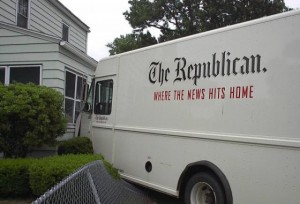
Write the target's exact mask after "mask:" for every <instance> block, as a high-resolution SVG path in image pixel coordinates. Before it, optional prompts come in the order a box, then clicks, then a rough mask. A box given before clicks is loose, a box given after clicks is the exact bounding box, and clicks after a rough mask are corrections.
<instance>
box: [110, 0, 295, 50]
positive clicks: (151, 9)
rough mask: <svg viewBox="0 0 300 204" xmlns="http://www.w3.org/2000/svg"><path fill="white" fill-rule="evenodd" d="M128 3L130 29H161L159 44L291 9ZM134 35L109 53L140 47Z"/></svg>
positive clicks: (259, 2) (173, 0)
mask: <svg viewBox="0 0 300 204" xmlns="http://www.w3.org/2000/svg"><path fill="white" fill-rule="evenodd" d="M128 3H129V4H130V8H129V10H128V11H126V12H124V16H125V18H126V20H128V22H129V23H130V25H131V27H132V28H133V29H134V30H135V31H136V32H138V33H143V32H145V31H147V30H148V29H149V28H156V29H158V30H159V31H160V33H161V34H160V36H159V37H158V42H165V41H168V40H173V39H176V38H180V37H184V36H188V35H192V34H196V33H200V32H204V31H208V30H212V29H216V28H220V27H224V26H228V25H233V24H236V23H241V22H244V21H249V20H252V19H256V18H260V17H263V16H268V15H272V14H276V13H280V12H284V11H287V10H290V9H289V8H287V7H286V6H285V3H284V0H129V1H128ZM131 35H132V36H131ZM147 35H148V34H147ZM134 36H135V34H130V35H126V36H125V37H124V36H121V37H120V38H116V39H115V41H114V42H113V43H110V44H108V45H107V46H108V47H109V48H111V51H110V54H111V55H113V54H116V53H121V52H124V51H129V50H133V49H136V48H139V47H140V45H136V43H138V40H134V39H136V37H134ZM148 38H151V35H150V36H149V37H148ZM148 42H149V43H150V44H151V43H153V44H155V43H154V41H148ZM145 45H149V44H144V45H143V46H145Z"/></svg>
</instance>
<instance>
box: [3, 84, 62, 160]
mask: <svg viewBox="0 0 300 204" xmlns="http://www.w3.org/2000/svg"><path fill="white" fill-rule="evenodd" d="M63 101H64V98H63V96H62V94H60V93H59V92H58V91H55V90H54V89H51V88H48V87H44V86H38V85H34V84H11V85H9V86H4V85H1V84H0V146H1V147H0V148H1V150H2V151H3V152H4V157H11V158H17V157H25V156H26V154H27V153H28V151H29V148H31V147H39V146H42V145H43V144H47V145H54V144H55V142H56V138H57V137H58V136H60V135H62V134H64V132H65V130H66V119H65V117H64V113H63Z"/></svg>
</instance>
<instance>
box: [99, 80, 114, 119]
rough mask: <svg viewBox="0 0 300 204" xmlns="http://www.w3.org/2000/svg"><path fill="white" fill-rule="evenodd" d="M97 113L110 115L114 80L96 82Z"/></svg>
mask: <svg viewBox="0 0 300 204" xmlns="http://www.w3.org/2000/svg"><path fill="white" fill-rule="evenodd" d="M95 95H96V98H95V114H100V115H110V114H111V108H112V97H113V80H105V81H98V82H97V83H96V94H95Z"/></svg>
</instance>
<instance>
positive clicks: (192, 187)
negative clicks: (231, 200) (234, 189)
mask: <svg viewBox="0 0 300 204" xmlns="http://www.w3.org/2000/svg"><path fill="white" fill-rule="evenodd" d="M184 203H185V204H225V195H224V191H223V188H222V185H221V184H220V182H219V181H218V180H217V179H216V178H215V176H213V175H211V174H209V173H206V172H203V173H197V174H195V175H193V176H192V177H191V178H190V179H189V180H188V182H187V184H186V187H185V191H184Z"/></svg>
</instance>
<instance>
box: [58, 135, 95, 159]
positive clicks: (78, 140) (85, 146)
mask: <svg viewBox="0 0 300 204" xmlns="http://www.w3.org/2000/svg"><path fill="white" fill-rule="evenodd" d="M93 152H94V151H93V144H92V141H91V140H90V139H89V138H87V137H74V138H72V139H70V140H66V141H62V142H60V143H59V145H58V149H57V153H58V155H62V154H92V153H93Z"/></svg>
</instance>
